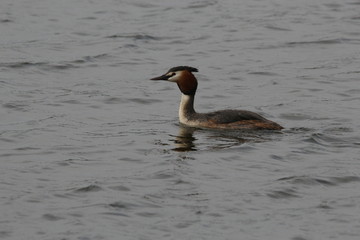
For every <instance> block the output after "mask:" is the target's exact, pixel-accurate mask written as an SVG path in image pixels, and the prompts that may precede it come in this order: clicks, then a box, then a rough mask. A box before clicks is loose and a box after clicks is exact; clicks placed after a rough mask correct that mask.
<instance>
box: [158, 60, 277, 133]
mask: <svg viewBox="0 0 360 240" xmlns="http://www.w3.org/2000/svg"><path fill="white" fill-rule="evenodd" d="M197 71H198V70H197V69H196V68H193V67H188V66H179V67H173V68H171V69H170V70H169V71H168V72H167V73H165V74H164V75H161V76H159V77H155V78H152V79H151V80H166V81H170V82H175V83H177V85H178V87H179V89H180V91H181V93H182V96H181V102H180V108H179V120H180V123H182V124H184V125H187V126H190V127H199V128H213V129H253V130H256V129H263V130H280V129H282V128H283V127H282V126H280V125H279V124H277V123H275V122H272V121H270V120H267V119H266V118H264V117H262V116H260V115H259V114H257V113H253V112H250V111H245V110H221V111H216V112H210V113H197V112H196V111H195V110H194V98H195V93H196V89H197V85H198V83H197V80H196V78H195V76H194V75H193V74H192V72H197Z"/></svg>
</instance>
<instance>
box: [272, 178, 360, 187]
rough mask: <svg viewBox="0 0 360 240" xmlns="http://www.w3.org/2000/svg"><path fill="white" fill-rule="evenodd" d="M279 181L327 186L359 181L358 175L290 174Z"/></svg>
mask: <svg viewBox="0 0 360 240" xmlns="http://www.w3.org/2000/svg"><path fill="white" fill-rule="evenodd" d="M278 181H285V182H289V183H291V184H300V185H310V186H313V185H325V186H338V185H340V184H346V183H351V182H359V181H360V177H358V176H341V177H311V176H290V177H284V178H280V179H278Z"/></svg>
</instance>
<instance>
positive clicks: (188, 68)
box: [168, 66, 198, 72]
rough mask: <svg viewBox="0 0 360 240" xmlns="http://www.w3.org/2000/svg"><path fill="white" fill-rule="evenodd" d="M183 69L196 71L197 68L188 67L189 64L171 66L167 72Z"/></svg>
mask: <svg viewBox="0 0 360 240" xmlns="http://www.w3.org/2000/svg"><path fill="white" fill-rule="evenodd" d="M184 70H187V71H189V72H198V70H197V69H196V68H193V67H189V66H178V67H173V68H170V69H169V71H168V72H177V71H184Z"/></svg>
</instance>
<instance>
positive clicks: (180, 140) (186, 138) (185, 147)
mask: <svg viewBox="0 0 360 240" xmlns="http://www.w3.org/2000/svg"><path fill="white" fill-rule="evenodd" d="M195 130H196V129H195V128H191V127H186V126H180V127H179V134H178V135H177V136H175V139H174V140H173V141H174V143H175V148H173V149H172V150H173V151H176V152H188V151H197V149H196V147H195V144H194V142H195V141H196V140H197V139H196V138H195V137H194V136H193V133H194V132H195Z"/></svg>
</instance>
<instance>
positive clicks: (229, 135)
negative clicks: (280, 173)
mask: <svg viewBox="0 0 360 240" xmlns="http://www.w3.org/2000/svg"><path fill="white" fill-rule="evenodd" d="M195 136H196V137H195ZM172 137H173V138H174V139H172V140H171V141H172V142H174V145H175V147H174V148H172V149H171V150H173V151H176V152H189V151H199V150H204V149H206V150H219V149H226V148H231V147H234V146H239V145H242V144H244V143H246V142H249V141H251V142H259V141H265V140H266V139H265V138H264V136H259V135H258V134H255V132H243V131H216V130H208V129H207V130H204V129H199V128H192V127H187V126H184V125H180V126H179V133H178V134H177V135H176V136H174V135H172ZM204 138H205V140H206V141H205V142H204V141H202V140H204ZM199 146H202V147H201V149H199Z"/></svg>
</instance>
